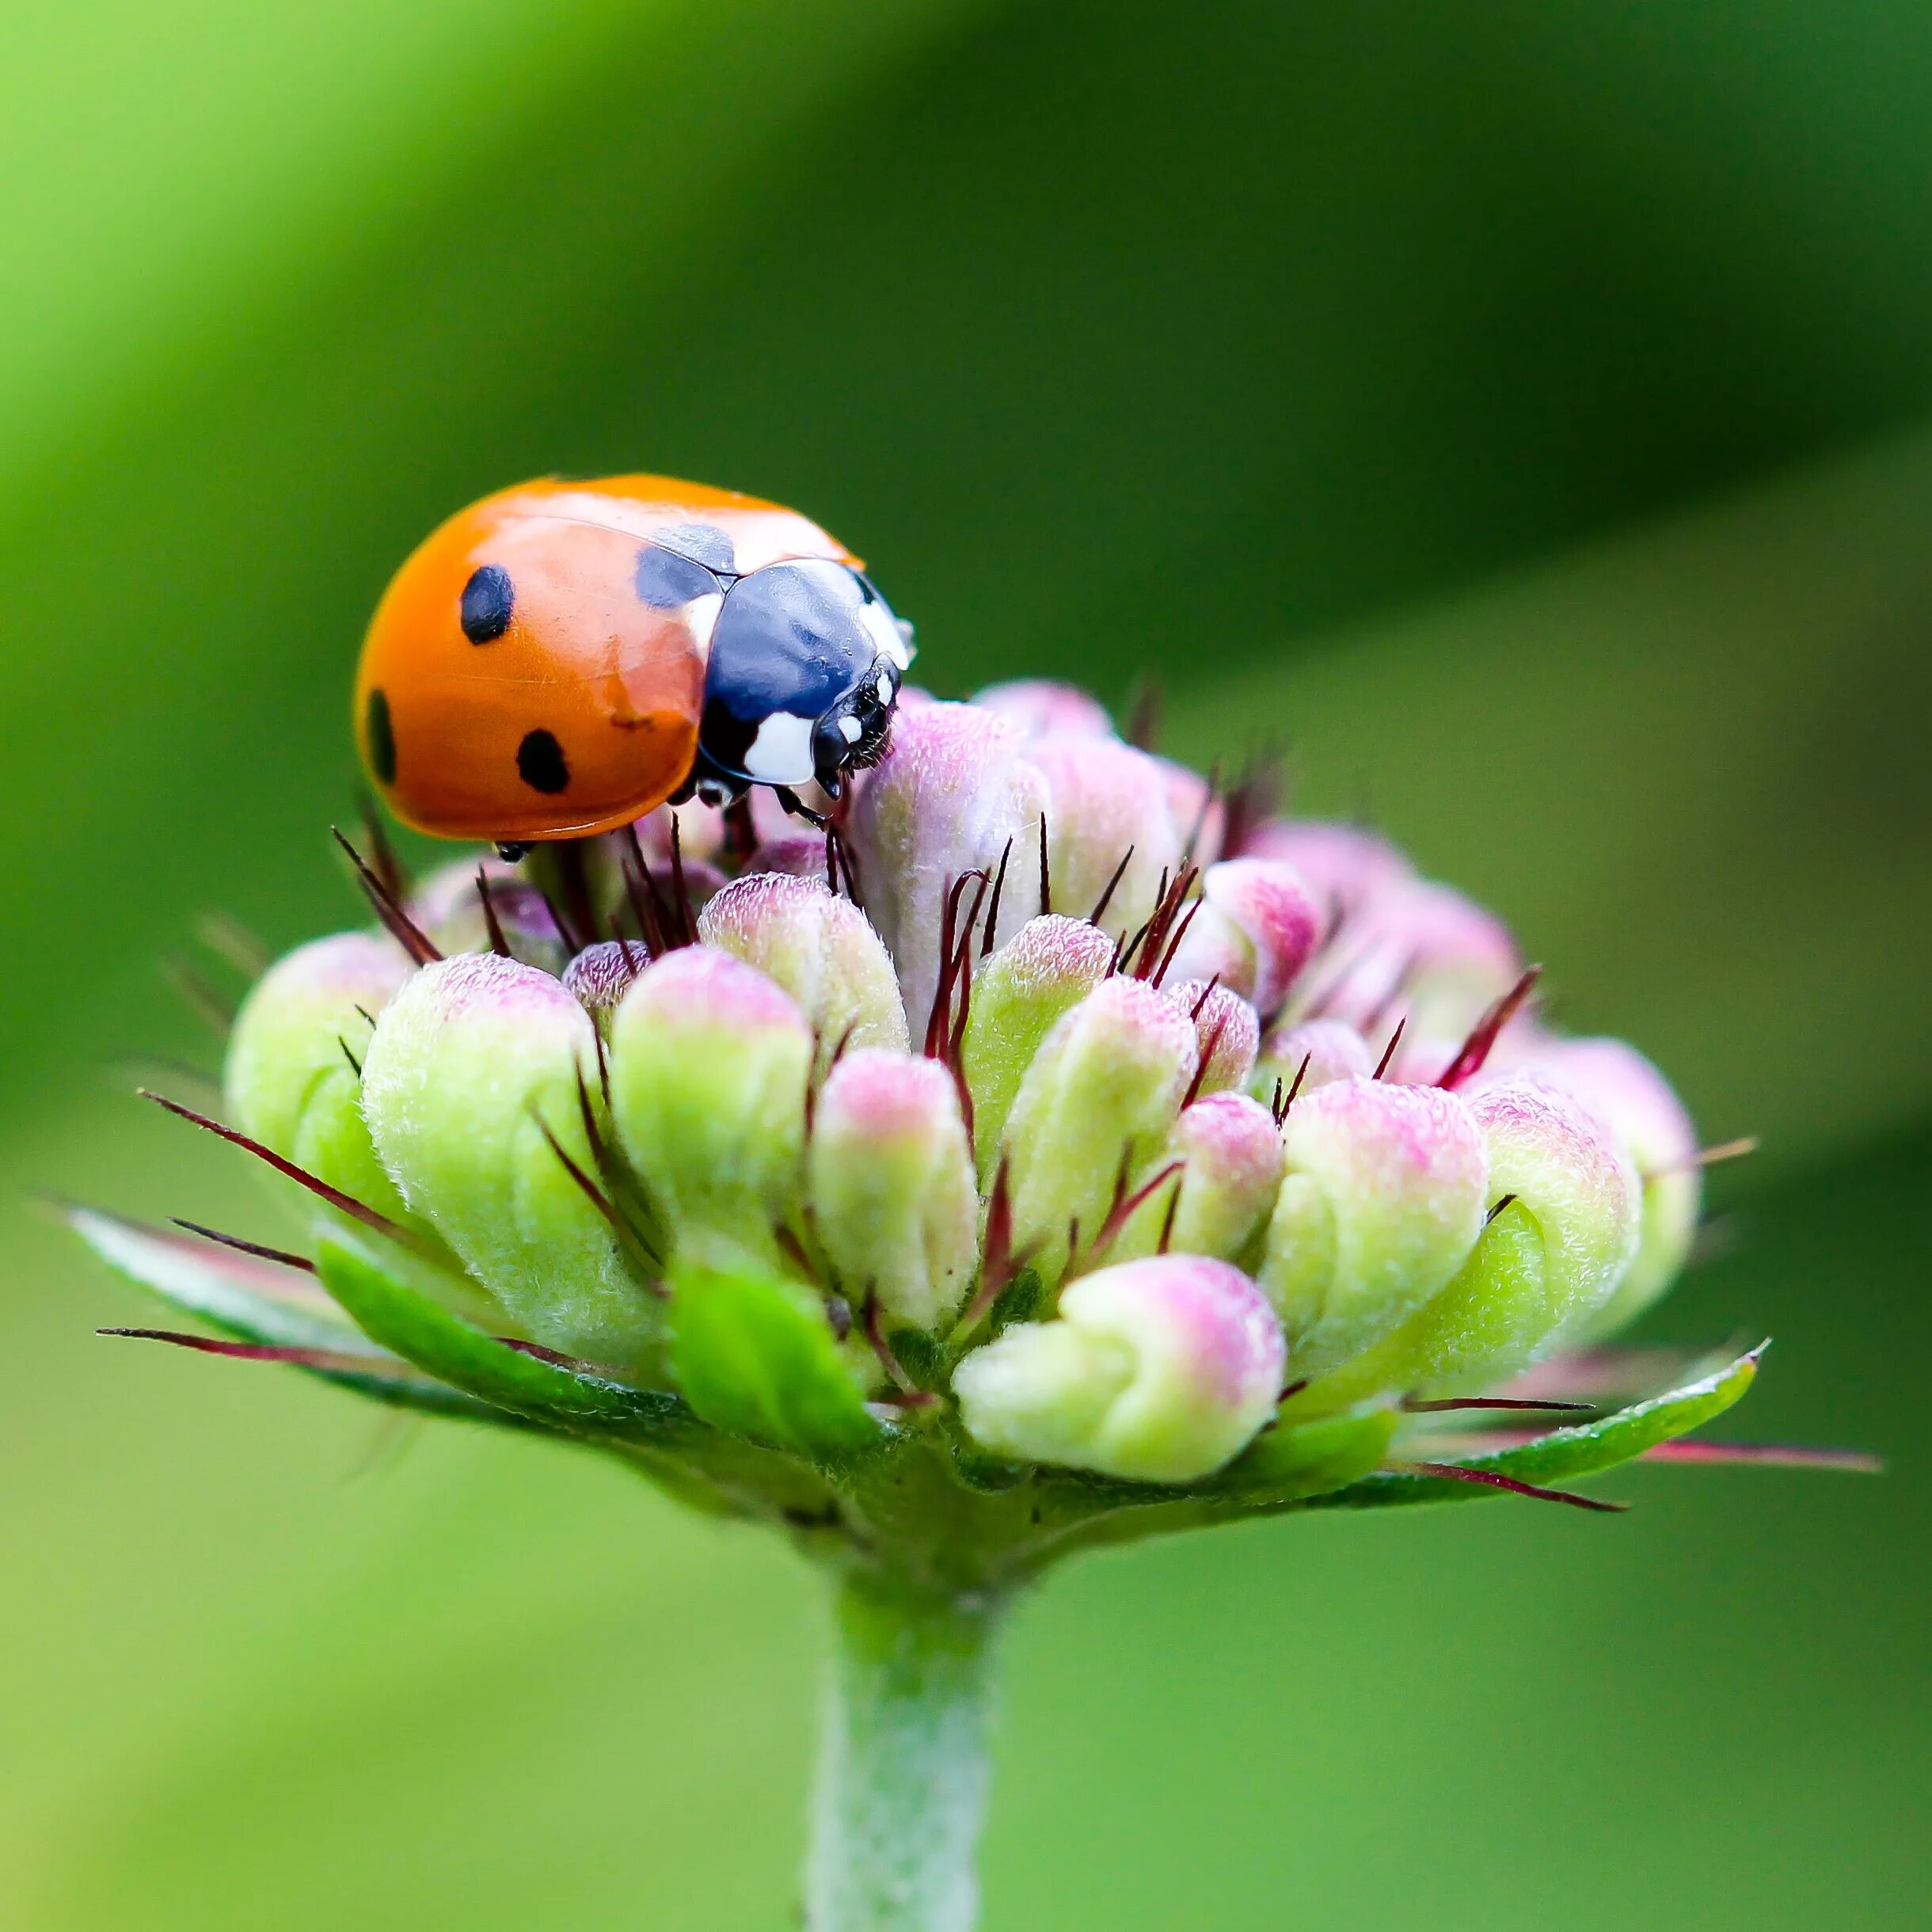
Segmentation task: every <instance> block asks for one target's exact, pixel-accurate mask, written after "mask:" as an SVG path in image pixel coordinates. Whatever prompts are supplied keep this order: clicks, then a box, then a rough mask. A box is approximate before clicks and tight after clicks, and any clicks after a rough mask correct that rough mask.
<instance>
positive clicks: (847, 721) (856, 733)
mask: <svg viewBox="0 0 1932 1932" xmlns="http://www.w3.org/2000/svg"><path fill="white" fill-rule="evenodd" d="M839 736H840V737H842V739H844V740H845V741H846V744H858V741H859V740H860V739H861V738H862V737H863V736H865V726H864V725H863V724H860V722H859V721H858V719H857V718H855V717H853V716H852V715H851V713H850V712H848V713H846V716H845V717H842V718H841V719H840V720H839Z"/></svg>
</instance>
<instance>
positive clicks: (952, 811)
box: [852, 703, 1085, 1030]
mask: <svg viewBox="0 0 1932 1932" xmlns="http://www.w3.org/2000/svg"><path fill="white" fill-rule="evenodd" d="M1046 808H1047V788H1046V782H1045V780H1044V778H1041V776H1040V773H1039V772H1038V770H1036V768H1035V767H1034V766H1033V764H1032V763H1030V762H1029V759H1027V757H1026V756H1025V747H1024V742H1023V740H1022V738H1021V733H1020V732H1019V730H1018V728H1017V727H1016V726H1015V725H1014V724H1011V723H1010V722H1009V721H1007V720H1006V719H1005V718H1002V717H997V716H995V714H994V713H991V712H987V711H982V710H979V709H976V707H975V706H973V705H949V704H927V705H915V707H913V709H911V710H910V711H908V710H907V709H904V708H903V703H902V706H901V709H900V712H899V719H898V722H897V723H896V724H895V725H894V727H893V730H892V742H891V744H890V745H889V746H888V748H887V751H886V754H885V756H884V758H883V759H881V760H880V763H879V765H878V766H877V769H876V770H873V771H871V772H869V773H868V774H866V776H865V782H864V783H863V784H862V785H860V786H859V788H858V797H857V799H856V800H855V801H854V808H853V812H852V842H853V845H854V847H855V849H856V850H857V854H858V869H859V877H860V879H861V881H862V882H863V884H864V888H865V904H866V909H867V911H869V913H870V914H871V915H872V918H873V923H874V924H875V925H876V926H877V928H878V930H879V935H880V938H881V939H883V940H884V942H885V944H886V945H887V947H888V949H889V950H890V952H891V953H892V957H893V959H894V960H896V962H897V964H898V968H899V991H900V994H901V995H902V997H903V1000H904V1003H905V1010H906V1013H907V1016H908V1017H909V1020H910V1021H911V1025H912V1026H913V1027H914V1029H915V1030H916V1029H922V1028H923V1026H924V1025H925V1020H926V1014H927V1013H928V1012H930V1010H931V1007H932V1004H933V997H934V992H935V991H936V990H937V987H938V984H939V974H940V964H941V961H940V952H941V944H942V936H943V934H944V930H945V905H946V901H947V898H948V896H949V894H950V893H951V892H953V888H954V886H955V885H956V884H957V882H958V881H959V880H962V879H963V878H964V877H966V875H967V874H968V873H971V872H974V871H979V872H982V873H985V874H986V875H987V877H989V878H990V877H993V876H995V874H996V873H998V870H999V867H1000V863H1001V861H1002V858H1003V859H1005V860H1006V865H1007V879H1006V890H1005V892H1003V893H1002V896H1001V901H1000V907H999V921H998V931H997V933H996V934H995V944H997V943H998V941H1000V940H1001V939H1004V938H1009V937H1011V936H1012V935H1013V934H1014V933H1016V932H1017V931H1018V930H1019V929H1020V927H1021V925H1022V924H1023V923H1024V922H1025V919H1026V917H1027V915H1028V914H1029V912H1030V911H1033V910H1034V909H1035V907H1036V905H1037V903H1038V899H1037V895H1036V890H1035V888H1036V883H1037V881H1036V879H1035V876H1034V875H1035V871H1036V864H1037V861H1036V858H1035V854H1036V852H1037V850H1038V849H1039V838H1040V820H1041V818H1042V816H1043V815H1044V812H1045V811H1046ZM990 897H991V895H990V894H989V895H988V898H989V902H990ZM1081 910H1082V911H1084V910H1085V908H1084V907H1082V908H1081ZM990 911H991V907H990V903H989V904H988V906H987V907H985V908H983V916H985V915H987V914H988V913H990Z"/></svg>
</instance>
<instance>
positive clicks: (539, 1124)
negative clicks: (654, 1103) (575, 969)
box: [363, 953, 656, 1367]
mask: <svg viewBox="0 0 1932 1932" xmlns="http://www.w3.org/2000/svg"><path fill="white" fill-rule="evenodd" d="M587 1100H588V1102H589V1104H590V1105H591V1109H592V1116H593V1119H595V1117H596V1110H597V1109H598V1108H599V1106H600V1105H601V1101H600V1096H599V1087H598V1074H597V1049H596V1039H595V1030H594V1029H593V1028H592V1026H591V1021H590V1017H589V1016H588V1014H586V1013H585V1012H584V1009H583V1008H582V1007H581V1006H579V1005H578V1003H577V1002H576V1000H575V999H573V998H572V997H571V996H570V995H569V993H567V992H565V990H564V988H563V987H561V985H560V984H559V983H557V981H556V980H555V979H552V978H551V977H550V975H549V974H547V973H543V972H538V971H537V970H536V968H534V967H531V966H525V965H523V964H521V963H519V961H517V960H507V959H501V958H499V957H497V956H496V955H494V954H492V953H465V954H461V955H459V956H457V957H455V958H454V959H447V960H440V961H439V962H438V963H437V964H434V965H432V966H426V967H424V968H423V969H422V970H421V971H420V972H418V973H417V974H416V976H415V977H414V978H413V979H411V980H410V982H409V984H408V985H407V986H406V987H404V988H403V990H402V991H401V992H400V993H399V994H398V995H397V996H396V998H394V1000H393V1001H392V1002H390V1005H389V1006H387V1007H386V1008H385V1009H384V1010H383V1012H382V1015H381V1017H380V1018H379V1019H378V1021H377V1023H376V1029H375V1039H374V1040H372V1041H371V1044H370V1048H369V1057H368V1059H367V1062H366V1063H364V1067H363V1112H364V1113H365V1114H366V1115H367V1118H368V1121H369V1127H370V1131H371V1134H372V1135H374V1137H375V1145H376V1149H377V1151H378V1153H379V1154H381V1155H382V1161H383V1163H384V1165H385V1166H386V1167H387V1168H388V1169H389V1171H390V1174H391V1176H392V1177H394V1180H395V1181H396V1184H397V1187H398V1188H400V1189H401V1193H402V1196H403V1198H404V1199H405V1200H406V1201H408V1203H409V1206H410V1207H412V1208H413V1210H414V1211H416V1213H418V1214H420V1215H422V1216H423V1217H424V1219H426V1220H428V1222H429V1223H431V1224H432V1226H433V1227H435V1230H436V1231H437V1232H438V1233H439V1234H440V1235H442V1237H443V1239H444V1240H445V1241H447V1242H448V1243H449V1245H450V1246H451V1248H453V1249H454V1250H455V1251H456V1253H458V1255H460V1256H461V1257H462V1260H463V1261H464V1263H465V1264H466V1266H467V1267H468V1268H469V1269H470V1272H472V1273H473V1275H474V1276H476V1277H477V1279H478V1280H480V1281H481V1282H482V1284H484V1286H485V1287H487V1288H489V1290H490V1291H491V1292H492V1293H493V1295H495V1296H496V1299H498V1301H500V1303H502V1304H503V1306H504V1307H505V1308H507V1309H508V1310H509V1311H510V1313H511V1314H512V1316H513V1317H514V1318H515V1319H516V1320H517V1321H518V1322H520V1323H522V1325H523V1327H524V1328H525V1329H527V1332H528V1333H530V1335H531V1337H534V1339H535V1340H537V1341H541V1342H542V1343H544V1344H546V1345H548V1346H550V1347H551V1348H559V1349H562V1350H563V1351H565V1352H566V1353H569V1354H571V1355H577V1356H584V1357H586V1358H587V1359H588V1360H591V1361H595V1362H603V1363H610V1364H613V1365H614V1366H617V1367H636V1366H637V1365H638V1364H639V1363H642V1362H644V1361H646V1360H648V1358H649V1357H650V1356H651V1353H652V1350H653V1348H654V1347H655V1345H656V1320H655V1317H654V1313H653V1310H652V1306H651V1302H650V1298H649V1296H648V1294H647V1292H646V1291H645V1288H644V1287H643V1286H642V1284H641V1283H640V1281H639V1280H637V1278H636V1277H635V1276H633V1274H632V1272H631V1271H630V1269H629V1267H628V1265H626V1262H625V1261H624V1258H623V1256H622V1252H621V1250H620V1249H619V1247H618V1239H617V1236H616V1234H615V1232H614V1230H613V1228H612V1227H611V1224H610V1221H609V1220H608V1219H607V1218H606V1217H605V1215H603V1213H602V1212H601V1211H599V1208H598V1207H596V1206H595V1204H593V1203H592V1201H591V1199H590V1198H589V1196H588V1194H587V1193H586V1192H585V1191H584V1188H583V1186H582V1185H581V1184H580V1182H579V1181H578V1180H577V1179H576V1177H574V1176H573V1175H572V1173H571V1172H570V1170H569V1166H566V1165H565V1161H564V1160H563V1159H562V1158H561V1157H560V1155H559V1154H558V1152H557V1149H558V1148H559V1147H561V1148H562V1150H564V1152H565V1154H568V1155H569V1158H570V1160H571V1162H574V1163H575V1165H576V1167H577V1168H578V1169H579V1171H580V1173H583V1174H584V1175H585V1176H586V1177H590V1176H594V1175H595V1174H596V1173H597V1171H598V1162H597V1158H596V1156H595V1152H594V1151H593V1149H592V1147H591V1140H590V1136H589V1133H588V1130H587V1128H586V1127H585V1125H584V1118H583V1112H584V1104H585V1102H586V1101H587ZM553 1142H554V1143H555V1144H554V1145H553V1144H552V1143H553Z"/></svg>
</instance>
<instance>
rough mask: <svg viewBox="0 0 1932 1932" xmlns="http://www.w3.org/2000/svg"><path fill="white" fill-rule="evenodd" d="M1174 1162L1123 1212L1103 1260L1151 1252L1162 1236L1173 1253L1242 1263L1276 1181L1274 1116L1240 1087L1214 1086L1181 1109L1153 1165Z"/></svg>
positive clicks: (1278, 1172)
mask: <svg viewBox="0 0 1932 1932" xmlns="http://www.w3.org/2000/svg"><path fill="white" fill-rule="evenodd" d="M1176 1161H1177V1162H1180V1163H1181V1172H1180V1173H1179V1174H1178V1176H1177V1177H1176V1178H1175V1179H1174V1180H1173V1181H1171V1182H1170V1183H1169V1184H1168V1185H1166V1186H1165V1187H1162V1188H1157V1189H1156V1190H1155V1191H1154V1193H1153V1194H1151V1195H1150V1196H1149V1197H1148V1198H1147V1200H1145V1201H1143V1203H1142V1204H1140V1206H1139V1207H1136V1208H1135V1210H1134V1211H1133V1213H1132V1214H1131V1215H1129V1216H1128V1221H1127V1225H1126V1227H1124V1229H1123V1230H1122V1231H1121V1233H1120V1238H1118V1239H1117V1240H1116V1242H1114V1244H1113V1246H1112V1247H1111V1248H1109V1249H1108V1252H1107V1259H1108V1260H1109V1261H1128V1260H1131V1259H1132V1258H1133V1257H1136V1256H1139V1255H1143V1254H1151V1253H1154V1249H1156V1247H1157V1246H1158V1245H1159V1244H1160V1242H1161V1241H1162V1238H1163V1236H1165V1238H1166V1245H1167V1248H1168V1249H1169V1252H1170V1253H1175V1254H1211V1255H1215V1256H1217V1257H1219V1259H1221V1260H1222V1261H1242V1262H1246V1261H1247V1260H1248V1259H1249V1249H1252V1248H1254V1247H1256V1246H1258V1245H1259V1237H1260V1236H1261V1234H1262V1232H1263V1229H1264V1225H1265V1223H1266V1221H1267V1219H1268V1212H1269V1210H1270V1209H1271V1208H1272V1207H1273V1206H1274V1204H1275V1197H1276V1194H1277V1192H1279V1191H1280V1186H1281V1174H1282V1153H1281V1136H1280V1134H1279V1133H1278V1132H1277V1131H1276V1128H1275V1120H1274V1116H1273V1115H1272V1114H1271V1113H1270V1112H1268V1109H1266V1108H1265V1107H1264V1106H1261V1105H1260V1104H1259V1103H1258V1102H1257V1101H1252V1100H1250V1099H1249V1097H1247V1095H1246V1094H1245V1093H1211V1094H1209V1095H1208V1096H1207V1098H1206V1099H1204V1100H1197V1101H1195V1102H1194V1104H1193V1105H1192V1106H1188V1107H1184V1108H1182V1109H1181V1117H1180V1119H1179V1120H1177V1121H1175V1123H1174V1131H1173V1133H1171V1134H1170V1135H1169V1136H1168V1138H1167V1145H1166V1147H1165V1148H1164V1149H1163V1150H1162V1151H1161V1153H1159V1154H1157V1155H1156V1156H1155V1157H1154V1160H1153V1161H1152V1162H1150V1166H1152V1167H1153V1168H1154V1170H1155V1171H1156V1172H1157V1173H1158V1171H1159V1169H1162V1168H1163V1167H1165V1166H1167V1165H1168V1164H1169V1162H1176ZM1170 1210H1171V1211H1172V1214H1173V1219H1172V1221H1171V1222H1170V1221H1169V1219H1168V1215H1169V1211H1170Z"/></svg>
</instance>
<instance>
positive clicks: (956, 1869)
mask: <svg viewBox="0 0 1932 1932" xmlns="http://www.w3.org/2000/svg"><path fill="white" fill-rule="evenodd" d="M999 1611H1000V1606H999V1604H998V1601H997V1600H996V1599H991V1598H988V1597H986V1596H979V1595H968V1596H960V1595H949V1594H947V1593H945V1592H941V1591H937V1590H934V1589H930V1588H925V1587H922V1586H920V1585H917V1584H912V1583H911V1582H909V1581H907V1580H906V1579H904V1578H903V1577H899V1576H888V1575H884V1574H881V1573H879V1572H877V1571H873V1570H870V1569H859V1568H851V1569H842V1570H841V1571H840V1572H839V1573H838V1575H837V1588H836V1595H835V1600H834V1604H833V1630H832V1639H833V1641H832V1649H831V1660H830V1663H829V1665H828V1668H827V1671H826V1676H825V1696H824V1706H823V1720H822V1722H823V1732H822V1735H821V1737H820V1748H819V1762H818V1770H817V1778H816V1789H815V1791H814V1794H813V1802H812V1843H811V1848H810V1851H809V1853H808V1857H807V1860H806V1866H805V1891H806V1902H807V1910H806V1922H807V1924H808V1926H809V1927H810V1928H811V1932H969V1928H970V1927H971V1926H972V1923H973V1920H974V1918H975V1916H976V1911H977V1907H978V1903H979V1892H978V1887H977V1884H976V1881H975V1879H974V1876H973V1854H974V1849H975V1847H976V1844H977V1843H978V1840H979V1825H980V1821H981V1819H982V1817H983V1815H984V1813H985V1809H986V1793H987V1702H988V1692H989V1690H990V1687H991V1674H992V1673H991V1653H992V1647H993V1639H994V1637H995V1633H996V1631H997V1629H998V1622H999Z"/></svg>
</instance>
